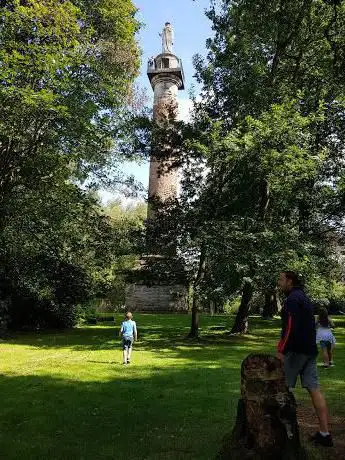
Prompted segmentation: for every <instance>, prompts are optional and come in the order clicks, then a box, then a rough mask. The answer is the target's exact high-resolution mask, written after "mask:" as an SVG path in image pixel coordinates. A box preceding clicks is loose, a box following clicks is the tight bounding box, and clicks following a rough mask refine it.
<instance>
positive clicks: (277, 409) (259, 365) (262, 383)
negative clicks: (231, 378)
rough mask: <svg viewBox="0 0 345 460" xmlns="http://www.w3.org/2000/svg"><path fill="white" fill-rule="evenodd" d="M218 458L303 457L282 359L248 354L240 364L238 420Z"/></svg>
mask: <svg viewBox="0 0 345 460" xmlns="http://www.w3.org/2000/svg"><path fill="white" fill-rule="evenodd" d="M217 459H218V460H245V459H255V460H281V459H282V460H304V459H306V454H305V451H304V450H303V448H302V447H301V443H300V437H299V429H298V423H297V415H296V401H295V398H294V396H293V394H292V393H291V392H290V391H289V390H288V388H287V386H286V383H285V376H284V369H283V366H282V363H281V361H279V360H278V359H276V358H275V357H273V356H269V355H249V356H248V357H247V358H246V359H245V360H244V361H243V363H242V369H241V398H240V400H239V402H238V409H237V419H236V423H235V427H234V429H233V431H232V433H231V434H230V435H227V436H225V438H224V440H223V445H222V447H221V450H220V452H219V454H218V456H217Z"/></svg>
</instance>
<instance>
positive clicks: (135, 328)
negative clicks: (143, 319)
mask: <svg viewBox="0 0 345 460" xmlns="http://www.w3.org/2000/svg"><path fill="white" fill-rule="evenodd" d="M133 332H134V340H135V341H137V340H138V331H137V323H134V331H133Z"/></svg>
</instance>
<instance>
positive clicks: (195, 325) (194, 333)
mask: <svg viewBox="0 0 345 460" xmlns="http://www.w3.org/2000/svg"><path fill="white" fill-rule="evenodd" d="M205 268H206V250H205V247H202V248H201V252H200V259H199V267H198V273H197V275H196V277H195V280H194V283H193V303H192V324H191V327H190V332H189V334H188V337H189V338H190V339H197V338H198V337H199V308H198V287H199V284H200V283H201V281H202V280H203V278H204V275H205Z"/></svg>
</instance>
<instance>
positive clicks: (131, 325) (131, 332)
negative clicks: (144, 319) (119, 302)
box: [120, 311, 138, 364]
mask: <svg viewBox="0 0 345 460" xmlns="http://www.w3.org/2000/svg"><path fill="white" fill-rule="evenodd" d="M132 318H133V315H132V313H131V312H130V311H129V312H127V313H126V316H125V321H123V323H122V324H121V330H120V334H121V338H122V347H123V364H130V362H131V354H132V346H133V342H134V341H135V340H137V338H138V333H137V325H136V324H135V321H133V320H132Z"/></svg>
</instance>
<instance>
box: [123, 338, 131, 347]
mask: <svg viewBox="0 0 345 460" xmlns="http://www.w3.org/2000/svg"><path fill="white" fill-rule="evenodd" d="M132 345H133V339H125V338H123V339H122V347H123V350H128V349H129V348H132Z"/></svg>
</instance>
